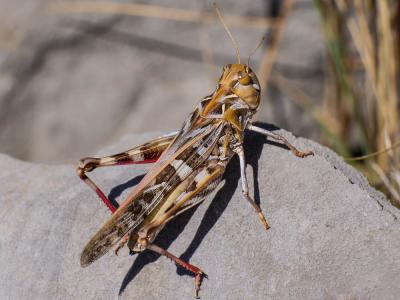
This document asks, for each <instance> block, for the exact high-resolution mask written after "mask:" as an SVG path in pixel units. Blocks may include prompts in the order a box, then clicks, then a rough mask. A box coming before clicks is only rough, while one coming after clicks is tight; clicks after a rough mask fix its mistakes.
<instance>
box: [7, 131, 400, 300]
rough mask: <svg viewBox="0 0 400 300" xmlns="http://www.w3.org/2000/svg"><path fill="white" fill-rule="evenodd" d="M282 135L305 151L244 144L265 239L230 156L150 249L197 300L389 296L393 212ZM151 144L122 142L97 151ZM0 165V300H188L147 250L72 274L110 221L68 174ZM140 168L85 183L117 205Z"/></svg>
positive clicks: (395, 267) (321, 155)
mask: <svg viewBox="0 0 400 300" xmlns="http://www.w3.org/2000/svg"><path fill="white" fill-rule="evenodd" d="M281 133H282V134H284V135H285V136H287V137H288V138H289V139H290V140H292V141H294V142H295V144H296V145H297V146H298V147H299V148H301V149H310V148H311V149H313V150H314V151H315V152H316V155H315V156H314V157H309V158H305V159H299V158H297V157H294V156H293V155H292V154H291V153H290V152H289V151H287V150H285V149H283V148H282V147H278V146H276V145H275V144H274V143H271V142H265V140H264V139H263V138H262V137H261V136H259V135H256V134H249V135H248V136H247V137H246V143H245V147H246V149H247V160H248V163H249V166H248V168H247V172H248V175H249V179H250V182H251V186H252V187H253V186H254V193H255V198H256V199H257V200H260V203H261V207H262V208H263V210H264V211H265V212H266V215H267V218H268V220H269V222H270V224H271V229H270V230H269V231H268V232H265V230H264V229H263V227H262V225H261V224H260V222H259V220H258V218H257V217H256V215H255V214H254V213H253V211H252V209H251V207H250V206H249V205H248V203H246V201H244V200H243V199H242V198H241V195H240V189H239V188H238V179H239V169H238V161H237V160H236V159H235V160H233V161H232V162H231V163H230V165H229V167H228V169H227V171H226V176H225V183H224V184H222V186H221V188H220V189H219V190H218V191H217V192H216V194H215V195H213V197H210V198H209V199H208V200H207V201H206V202H205V203H203V205H201V206H200V207H198V208H197V209H194V210H192V211H189V212H187V213H185V214H184V215H182V216H180V217H179V218H178V219H176V220H174V221H172V222H171V223H170V224H169V225H168V226H167V227H166V228H165V229H164V231H163V232H162V233H161V234H160V235H159V237H158V238H157V243H158V244H160V245H161V246H163V247H167V248H168V249H169V250H170V251H171V252H173V253H175V254H177V255H178V256H181V257H183V258H184V259H189V260H190V262H192V263H193V264H196V265H199V266H201V267H202V268H203V270H204V271H205V272H206V273H207V274H208V276H209V279H208V280H207V279H206V280H205V281H204V283H203V285H202V290H201V296H202V299H398V296H399V295H400V286H399V284H398V283H399V282H400V273H399V267H400V251H399V249H400V222H399V217H400V214H399V211H398V210H397V209H395V208H394V207H392V206H391V205H390V204H389V203H388V201H387V199H386V198H385V197H384V196H382V194H380V193H379V192H377V191H375V190H374V189H373V188H371V187H370V186H369V185H368V183H367V181H366V180H365V178H364V177H363V176H362V175H360V174H359V173H358V172H357V171H355V170H354V169H353V168H351V167H350V166H348V165H346V164H345V163H344V162H343V161H342V159H341V158H339V157H338V156H337V155H336V154H335V153H333V152H332V151H330V150H329V149H326V148H324V147H322V146H320V145H318V144H316V143H314V142H311V141H308V140H305V139H294V138H293V136H291V135H290V134H289V133H287V132H284V131H281ZM154 136H155V135H154V134H153V135H131V136H126V137H125V138H124V139H123V140H122V141H120V142H119V143H118V144H116V145H113V146H110V147H108V148H106V149H104V150H103V151H102V154H105V153H110V152H115V151H120V150H124V149H126V148H128V147H130V146H132V145H135V144H138V143H139V142H144V141H145V140H147V139H149V138H150V137H154ZM0 163H1V166H2V173H1V175H0V195H1V197H0V205H1V208H2V209H1V212H0V223H1V226H0V269H1V272H0V298H1V299H114V298H118V297H120V298H121V299H190V298H191V295H192V288H193V279H192V277H189V276H187V274H186V273H185V272H183V271H182V270H181V269H177V267H176V266H175V265H174V264H172V263H171V262H170V261H169V260H167V259H166V258H163V257H162V258H159V257H157V256H156V255H154V254H152V253H148V252H145V253H143V254H140V255H139V256H137V257H130V256H129V255H127V253H126V252H123V254H121V255H120V256H119V257H115V256H114V255H113V254H112V253H109V254H107V255H106V256H104V257H103V258H101V259H100V260H99V261H96V262H95V263H94V264H93V265H91V266H89V267H88V268H85V269H82V268H80V266H79V256H80V252H81V250H82V248H83V246H84V245H85V243H86V242H87V241H88V239H89V238H90V237H91V235H92V234H94V233H95V231H96V230H97V229H98V228H99V226H100V225H101V224H102V223H103V222H104V221H105V220H106V219H107V218H108V217H109V213H108V212H107V211H106V209H105V207H104V206H103V205H101V203H100V202H99V201H98V199H97V198H96V195H94V194H93V193H92V192H91V191H90V190H89V188H88V187H86V186H85V185H84V184H83V183H82V182H80V180H79V179H78V178H77V177H76V176H75V175H74V167H73V166H67V165H65V166H48V165H39V164H31V163H25V162H21V161H17V160H15V159H12V158H10V157H9V156H6V155H1V156H0ZM145 171H146V166H143V165H138V166H133V167H119V168H118V167H115V168H108V169H102V170H99V171H98V172H96V176H95V177H96V179H97V180H98V182H99V183H100V184H101V186H103V187H105V188H106V189H108V190H109V191H110V195H111V198H113V199H118V200H121V198H123V197H124V196H125V195H126V194H127V193H129V187H132V186H133V185H134V184H135V183H137V182H138V180H139V179H140V177H141V175H142V174H143V173H145ZM119 295H120V296H119Z"/></svg>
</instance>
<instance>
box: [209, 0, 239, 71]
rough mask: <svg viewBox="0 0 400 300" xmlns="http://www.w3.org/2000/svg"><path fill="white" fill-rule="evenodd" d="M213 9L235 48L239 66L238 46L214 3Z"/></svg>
mask: <svg viewBox="0 0 400 300" xmlns="http://www.w3.org/2000/svg"><path fill="white" fill-rule="evenodd" d="M214 7H215V10H216V12H217V15H218V18H219V20H220V21H221V23H222V25H223V26H224V28H225V31H226V32H227V33H228V35H229V37H230V38H231V41H232V43H233V45H234V46H235V48H236V57H237V62H238V64H240V50H239V46H238V44H237V43H236V41H235V39H234V38H233V35H232V33H231V32H230V31H229V28H228V26H226V23H225V21H224V18H222V15H221V12H220V11H219V9H218V7H217V4H216V3H214Z"/></svg>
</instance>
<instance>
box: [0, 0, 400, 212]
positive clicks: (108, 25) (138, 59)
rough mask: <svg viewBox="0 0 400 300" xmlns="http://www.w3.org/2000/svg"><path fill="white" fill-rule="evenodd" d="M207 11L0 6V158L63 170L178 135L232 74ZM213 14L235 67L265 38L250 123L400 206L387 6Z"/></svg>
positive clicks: (264, 0)
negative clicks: (140, 136) (344, 168)
mask: <svg viewBox="0 0 400 300" xmlns="http://www.w3.org/2000/svg"><path fill="white" fill-rule="evenodd" d="M213 2H214V1H206V0H190V1H188V0H168V1H161V0H158V1H156V0H154V1H133V0H130V1H128V0H126V1H117V0H109V1H54V0H52V1H50V0H30V1H23V0H14V1H7V0H0V152H2V153H7V154H9V155H11V156H13V157H16V158H19V159H22V160H27V161H34V162H43V163H52V164H58V163H75V162H76V161H77V160H78V159H79V158H81V157H84V156H89V155H93V154H94V153H96V151H97V150H98V149H100V148H102V147H104V146H105V145H108V144H111V143H113V142H115V141H117V140H119V139H120V138H121V137H122V136H123V135H126V134H129V133H140V132H150V131H152V132H154V131H157V132H160V133H161V132H162V133H164V132H167V131H171V130H175V129H178V128H179V127H180V125H181V124H182V122H183V120H184V118H185V117H186V116H187V115H188V113H189V112H190V111H191V110H193V108H194V107H195V105H196V103H197V101H199V100H200V99H201V97H204V96H206V95H208V94H210V93H211V92H212V91H213V89H214V87H215V85H216V80H217V79H218V78H219V76H220V73H221V69H222V66H223V65H225V64H227V63H232V62H234V61H235V50H234V48H233V46H232V43H231V42H230V40H229V37H228V36H227V34H226V32H225V31H224V29H223V27H222V25H221V23H220V22H219V21H218V19H217V18H216V15H215V12H214V10H213ZM217 4H218V7H219V8H220V10H221V11H222V13H223V15H224V17H225V19H226V23H227V25H228V26H229V28H230V30H231V31H232V33H233V35H234V36H235V38H236V40H237V42H238V44H239V46H240V50H241V54H242V60H243V61H245V60H246V58H247V56H248V55H249V53H251V52H252V51H253V50H254V49H255V48H256V46H257V45H258V44H259V42H260V40H261V38H262V37H265V42H264V43H263V44H262V46H261V47H260V49H258V51H257V52H256V53H255V54H254V55H252V57H251V63H250V65H251V67H252V68H253V70H254V71H256V73H257V74H258V77H259V79H260V81H261V84H262V86H263V98H262V108H261V110H260V112H259V113H258V115H257V119H258V120H259V121H262V122H268V123H273V124H275V125H276V126H278V127H281V128H284V129H287V130H290V131H292V132H293V133H294V134H295V135H298V136H303V137H307V138H311V139H314V140H316V141H318V142H320V143H322V144H324V145H327V146H329V147H331V148H333V149H334V150H335V151H337V152H338V153H339V154H341V155H342V156H344V157H345V158H347V159H348V162H349V163H351V164H352V165H354V166H355V167H356V168H358V169H359V170H360V171H362V172H363V173H364V174H365V175H366V176H367V177H368V179H369V180H370V182H371V184H373V185H374V186H375V187H377V188H378V189H380V190H381V191H383V192H384V193H385V194H386V195H388V196H389V197H390V199H391V200H392V201H393V203H394V204H396V205H397V206H400V151H399V150H398V146H400V124H399V115H400V103H399V86H400V85H399V49H400V48H399V38H400V37H399V34H400V5H399V1H394V0H393V1H391V0H375V1H373V0H297V1H295V0H247V1H233V0H232V1H223V0H220V1H217ZM132 146H134V145H132ZM121 150H122V149H121ZM355 157H357V158H358V160H355V159H349V158H355Z"/></svg>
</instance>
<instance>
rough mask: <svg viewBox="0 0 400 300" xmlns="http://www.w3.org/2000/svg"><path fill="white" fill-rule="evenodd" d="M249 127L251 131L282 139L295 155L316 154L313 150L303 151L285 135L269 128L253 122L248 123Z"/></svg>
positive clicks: (278, 139)
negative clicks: (255, 124)
mask: <svg viewBox="0 0 400 300" xmlns="http://www.w3.org/2000/svg"><path fill="white" fill-rule="evenodd" d="M247 128H248V129H249V130H251V131H254V132H258V133H261V134H263V135H265V136H269V137H271V138H273V139H274V140H277V141H281V142H282V143H284V144H285V145H286V147H288V148H289V149H290V151H292V153H293V154H294V155H296V156H298V157H306V156H309V155H314V152H312V151H306V152H302V151H300V150H298V149H297V148H296V147H295V146H293V145H292V144H291V143H289V141H288V140H287V139H285V138H284V137H283V136H281V135H279V134H277V133H273V132H271V131H269V130H266V129H263V128H260V127H257V126H254V125H252V124H250V125H248V126H247Z"/></svg>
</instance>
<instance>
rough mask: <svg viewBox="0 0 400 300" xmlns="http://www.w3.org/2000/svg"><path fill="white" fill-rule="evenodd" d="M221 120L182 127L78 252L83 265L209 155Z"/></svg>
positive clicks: (132, 226) (104, 250) (138, 221)
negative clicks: (157, 159)
mask: <svg viewBox="0 0 400 300" xmlns="http://www.w3.org/2000/svg"><path fill="white" fill-rule="evenodd" d="M224 126H225V123H224V122H222V121H215V122H212V123H208V124H205V125H204V126H198V127H196V128H192V129H190V128H185V125H184V127H183V129H182V131H181V133H180V134H178V136H177V138H176V139H175V140H174V142H173V143H172V144H171V146H170V147H169V148H168V149H167V150H166V153H164V154H163V156H162V157H161V158H160V160H159V161H158V162H157V164H156V165H155V166H154V167H153V168H152V169H151V170H150V171H149V173H148V174H147V175H146V177H145V178H143V180H142V181H143V182H144V183H145V184H142V186H140V185H141V184H139V189H138V190H136V192H135V194H134V195H133V196H131V197H129V198H128V199H127V200H129V201H125V202H124V204H123V205H121V207H120V208H119V209H118V210H117V211H116V212H115V213H114V215H113V216H112V217H111V219H110V220H109V221H108V222H107V223H105V224H104V225H103V227H102V228H101V229H100V230H99V231H98V232H97V233H96V234H95V235H94V236H93V238H92V239H91V240H90V241H89V242H88V244H87V245H86V247H85V248H84V250H83V252H82V255H81V265H82V266H87V265H89V264H90V263H92V262H93V261H95V260H96V259H98V258H99V257H101V256H102V255H104V254H105V253H107V252H108V251H109V250H110V248H112V247H113V246H114V245H115V244H116V243H117V242H118V241H119V240H120V239H121V238H122V237H123V236H124V235H125V234H126V233H128V232H130V231H131V230H133V229H135V228H136V227H137V226H138V225H140V224H141V223H142V222H143V220H144V219H145V218H146V216H148V215H149V214H150V213H151V211H152V210H153V209H154V208H155V207H156V206H157V205H158V204H159V203H160V202H161V201H163V199H165V197H166V196H167V195H168V194H169V193H170V192H172V191H173V190H174V189H175V188H176V187H177V186H178V185H179V183H180V182H182V181H183V180H185V179H186V178H188V176H190V174H192V172H194V171H195V170H196V169H197V168H199V167H200V166H201V165H202V164H203V163H204V162H205V161H206V160H207V158H208V157H209V156H210V153H211V152H212V150H213V149H214V147H215V146H216V144H217V142H218V140H219V138H220V137H221V134H222V132H223V129H224Z"/></svg>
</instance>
